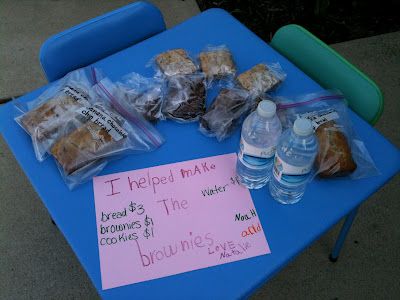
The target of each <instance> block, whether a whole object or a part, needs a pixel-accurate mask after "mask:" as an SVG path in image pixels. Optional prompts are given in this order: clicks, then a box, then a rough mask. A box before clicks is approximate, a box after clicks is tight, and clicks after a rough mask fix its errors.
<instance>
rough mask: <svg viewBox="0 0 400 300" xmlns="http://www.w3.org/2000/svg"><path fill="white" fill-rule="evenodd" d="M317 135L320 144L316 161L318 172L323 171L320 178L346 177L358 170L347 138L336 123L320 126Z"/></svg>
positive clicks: (331, 122) (330, 122)
mask: <svg viewBox="0 0 400 300" xmlns="http://www.w3.org/2000/svg"><path fill="white" fill-rule="evenodd" d="M315 134H316V136H317V138H318V143H319V150H318V154H317V157H316V161H315V162H316V165H317V168H318V170H321V172H320V173H319V176H321V177H333V176H346V175H348V174H349V173H352V172H353V171H354V170H355V169H356V168H357V165H356V163H355V162H354V160H353V157H352V155H351V149H350V146H349V144H348V143H347V139H346V136H345V135H344V134H343V133H342V132H341V131H340V128H338V125H337V124H336V123H335V122H334V121H329V122H326V123H324V124H322V125H320V126H318V128H317V130H316V132H315Z"/></svg>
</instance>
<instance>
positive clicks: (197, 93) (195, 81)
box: [163, 74, 206, 122]
mask: <svg viewBox="0 0 400 300" xmlns="http://www.w3.org/2000/svg"><path fill="white" fill-rule="evenodd" d="M205 102H206V87H205V82H204V76H203V75H201V74H194V75H177V76H172V77H170V78H169V79H168V87H167V93H166V96H165V99H164V105H163V113H164V114H165V116H166V117H168V118H170V119H174V120H178V121H182V122H190V121H196V120H197V119H198V118H199V117H200V116H201V115H203V114H204V112H205V110H206V106H205Z"/></svg>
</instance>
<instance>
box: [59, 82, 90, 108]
mask: <svg viewBox="0 0 400 300" xmlns="http://www.w3.org/2000/svg"><path fill="white" fill-rule="evenodd" d="M62 91H63V93H64V94H66V95H67V96H70V97H71V98H73V99H75V100H76V101H77V102H79V103H80V104H82V105H85V104H87V103H88V101H89V96H88V95H87V94H86V93H83V92H82V91H80V90H78V89H75V88H73V87H72V86H69V85H66V86H65V87H64V88H63V89H62Z"/></svg>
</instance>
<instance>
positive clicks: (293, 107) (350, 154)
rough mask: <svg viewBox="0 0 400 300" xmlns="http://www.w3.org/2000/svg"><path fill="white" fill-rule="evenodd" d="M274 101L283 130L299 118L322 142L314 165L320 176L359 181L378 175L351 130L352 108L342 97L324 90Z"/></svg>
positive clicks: (319, 141) (362, 144)
mask: <svg viewBox="0 0 400 300" xmlns="http://www.w3.org/2000/svg"><path fill="white" fill-rule="evenodd" d="M275 100H276V102H277V103H278V105H277V108H278V116H279V118H280V120H281V122H282V125H283V126H284V127H286V128H287V127H291V126H292V125H293V123H294V121H295V120H296V118H307V119H309V120H311V122H312V124H313V127H314V130H315V134H316V136H317V138H318V143H319V149H318V154H317V157H316V160H315V165H316V169H317V172H316V173H317V174H318V175H319V176H320V177H322V178H329V177H341V176H349V177H350V178H351V179H359V178H365V177H370V176H375V175H378V174H379V171H378V170H377V168H376V166H375V164H374V162H373V160H372V158H371V156H370V155H369V153H368V150H367V149H366V147H365V145H364V143H363V142H362V141H361V140H360V138H359V137H358V136H357V134H356V133H355V131H354V129H353V127H352V124H351V120H350V118H349V114H348V109H349V108H348V107H347V105H346V99H345V98H344V96H343V95H342V94H340V93H339V92H335V91H322V92H318V93H314V94H306V95H302V96H300V97H295V98H294V99H290V100H289V99H285V98H276V99H275Z"/></svg>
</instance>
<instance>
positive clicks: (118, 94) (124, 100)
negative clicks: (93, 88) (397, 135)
mask: <svg viewBox="0 0 400 300" xmlns="http://www.w3.org/2000/svg"><path fill="white" fill-rule="evenodd" d="M102 84H103V86H104V87H105V88H106V89H107V90H108V92H109V93H110V94H111V95H113V96H114V99H115V100H116V101H118V102H119V104H120V105H121V106H123V107H124V109H125V110H127V111H131V110H132V109H135V110H136V111H137V112H138V113H140V114H141V115H142V116H143V117H144V118H145V119H146V120H148V121H151V122H155V121H157V120H164V119H165V117H164V115H163V114H162V112H161V108H162V101H163V89H164V81H163V80H161V79H158V78H146V77H143V76H141V75H140V74H138V73H130V74H128V75H126V76H124V77H123V80H122V82H116V83H113V82H111V81H110V80H108V79H105V80H103V81H102Z"/></svg>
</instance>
